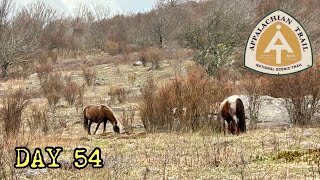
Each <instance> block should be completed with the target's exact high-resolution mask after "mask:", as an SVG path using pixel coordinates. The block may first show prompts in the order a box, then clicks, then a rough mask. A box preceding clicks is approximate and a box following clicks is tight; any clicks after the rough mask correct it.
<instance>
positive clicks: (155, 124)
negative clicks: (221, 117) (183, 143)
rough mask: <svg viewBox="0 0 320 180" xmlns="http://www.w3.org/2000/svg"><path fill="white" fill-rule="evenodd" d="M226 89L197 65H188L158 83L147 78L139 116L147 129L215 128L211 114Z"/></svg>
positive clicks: (226, 91)
mask: <svg viewBox="0 0 320 180" xmlns="http://www.w3.org/2000/svg"><path fill="white" fill-rule="evenodd" d="M229 93H230V91H228V90H223V86H220V85H219V82H218V81H217V79H215V78H212V77H209V76H208V75H207V74H206V73H205V71H204V70H203V69H202V68H200V67H191V68H189V69H188V72H187V75H186V76H176V77H175V78H174V79H173V80H171V81H169V82H167V83H166V84H164V85H162V86H160V87H158V86H157V85H156V83H155V80H154V79H153V78H149V79H148V80H147V82H146V84H145V85H144V87H143V88H142V97H143V101H142V103H141V104H140V113H141V120H142V122H143V124H144V126H145V128H146V129H147V131H149V132H159V131H160V132H162V131H177V132H180V131H182V132H188V131H198V130H208V129H209V130H210V131H219V130H220V128H219V124H218V121H216V120H213V119H214V118H213V117H214V116H213V114H215V113H216V110H217V109H216V108H217V106H216V105H218V104H219V103H220V102H221V101H222V100H223V99H224V97H225V96H226V95H229Z"/></svg>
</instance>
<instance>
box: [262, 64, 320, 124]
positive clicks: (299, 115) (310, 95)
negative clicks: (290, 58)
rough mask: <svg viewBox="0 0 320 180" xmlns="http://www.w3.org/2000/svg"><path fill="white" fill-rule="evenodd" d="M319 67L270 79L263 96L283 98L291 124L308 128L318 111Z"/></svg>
mask: <svg viewBox="0 0 320 180" xmlns="http://www.w3.org/2000/svg"><path fill="white" fill-rule="evenodd" d="M319 78H320V73H319V66H317V67H314V68H312V69H309V70H306V71H304V72H301V73H297V74H292V75H290V76H281V77H271V78H269V80H268V81H267V82H266V85H265V86H266V91H265V94H268V95H271V96H273V97H277V98H283V100H282V101H283V105H284V107H285V108H286V110H287V111H288V114H289V118H290V120H291V122H292V123H293V124H295V125H299V126H309V125H311V123H312V119H313V118H314V116H315V114H316V113H318V112H319V110H320V104H319V103H320V81H319Z"/></svg>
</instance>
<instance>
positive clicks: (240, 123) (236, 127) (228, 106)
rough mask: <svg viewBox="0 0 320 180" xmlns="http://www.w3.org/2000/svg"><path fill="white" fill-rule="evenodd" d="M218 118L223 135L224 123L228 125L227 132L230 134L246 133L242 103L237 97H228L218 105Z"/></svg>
mask: <svg viewBox="0 0 320 180" xmlns="http://www.w3.org/2000/svg"><path fill="white" fill-rule="evenodd" d="M219 112H220V118H221V123H222V128H223V132H224V134H226V132H225V121H227V123H228V131H229V132H231V133H232V134H235V133H236V134H239V132H246V117H245V112H244V106H243V102H242V100H241V99H240V97H239V96H236V95H234V96H230V97H228V98H227V99H225V100H224V101H223V102H222V103H221V104H220V109H219Z"/></svg>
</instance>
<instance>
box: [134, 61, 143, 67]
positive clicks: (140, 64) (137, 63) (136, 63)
mask: <svg viewBox="0 0 320 180" xmlns="http://www.w3.org/2000/svg"><path fill="white" fill-rule="evenodd" d="M142 65H143V63H142V61H136V62H134V63H133V66H142Z"/></svg>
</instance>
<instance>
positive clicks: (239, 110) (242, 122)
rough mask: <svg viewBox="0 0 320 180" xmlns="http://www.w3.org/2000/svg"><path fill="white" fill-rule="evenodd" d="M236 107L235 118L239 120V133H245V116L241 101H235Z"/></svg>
mask: <svg viewBox="0 0 320 180" xmlns="http://www.w3.org/2000/svg"><path fill="white" fill-rule="evenodd" d="M236 106H237V112H236V113H237V117H238V118H239V129H240V132H246V129H247V128H246V116H245V112H244V105H243V102H242V100H241V99H239V98H238V99H237V101H236Z"/></svg>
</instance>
